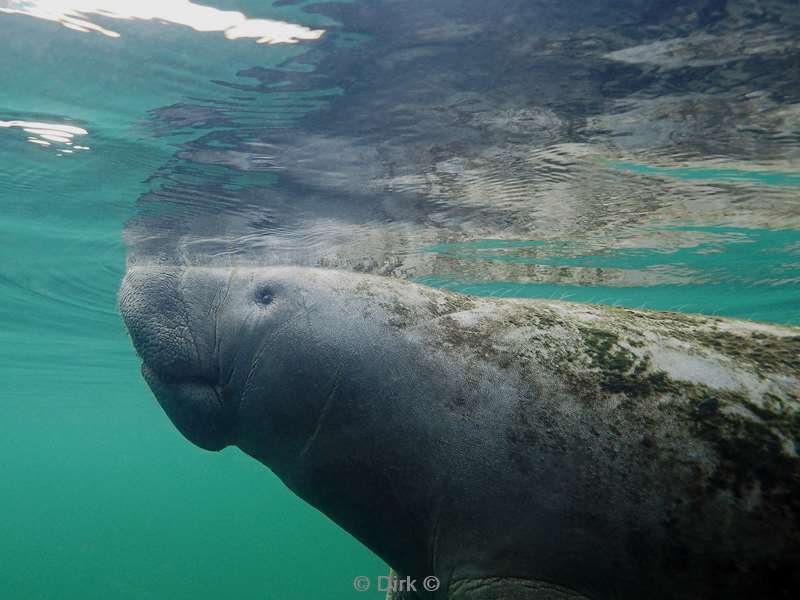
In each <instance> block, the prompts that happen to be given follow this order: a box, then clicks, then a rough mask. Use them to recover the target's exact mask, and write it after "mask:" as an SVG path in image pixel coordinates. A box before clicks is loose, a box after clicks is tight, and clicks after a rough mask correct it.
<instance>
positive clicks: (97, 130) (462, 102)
mask: <svg viewBox="0 0 800 600" xmlns="http://www.w3.org/2000/svg"><path fill="white" fill-rule="evenodd" d="M208 2H209V4H202V5H201V4H199V3H193V2H189V1H188V0H161V1H160V2H132V1H131V2H127V1H123V0H114V1H109V2H102V1H101V0H31V1H24V2H23V1H17V0H0V27H1V28H2V31H3V35H2V37H1V38H0V240H1V242H0V253H2V254H1V255H0V259H2V260H1V262H0V299H1V300H2V301H0V372H2V381H3V383H4V385H3V388H2V389H3V392H2V393H1V394H2V395H1V396H0V400H1V402H0V423H2V426H3V432H4V435H2V436H0V454H2V456H3V457H4V461H3V473H2V475H3V476H2V478H0V565H2V573H3V588H4V589H6V590H10V593H11V595H10V596H8V597H12V598H25V599H33V598H48V599H49V598H76V599H77V598H81V599H82V600H83V599H91V598H104V599H106V598H170V599H181V598H186V599H188V598H192V599H203V598H209V599H211V598H220V597H230V598H243V599H245V598H287V599H288V598H332V599H333V598H337V599H338V598H346V597H361V598H364V597H380V594H377V593H375V594H372V596H370V594H359V593H356V592H355V591H353V589H352V585H351V582H352V579H353V577H354V576H356V575H362V574H370V575H375V574H379V573H383V572H384V570H385V566H384V565H382V564H381V562H380V561H379V560H378V559H376V558H375V557H374V556H372V555H371V554H370V553H369V552H368V551H367V550H365V549H363V547H361V546H360V545H359V544H358V543H357V542H355V541H354V540H352V539H351V538H350V537H349V536H348V535H346V534H345V533H343V532H342V531H341V530H339V529H338V528H337V527H336V526H334V525H332V524H331V523H330V522H329V521H328V520H327V519H326V518H324V517H322V516H321V515H320V514H318V513H317V512H316V511H314V510H313V509H311V508H309V507H307V506H306V505H304V504H302V503H301V501H300V500H298V499H296V498H295V497H294V496H292V495H291V493H290V492H288V491H287V490H286V489H285V488H284V487H283V486H282V485H281V484H280V483H279V482H278V481H277V480H276V479H275V478H274V477H273V476H272V475H271V474H270V473H269V472H268V471H267V470H266V469H263V467H261V466H260V465H258V464H257V463H255V462H254V461H251V460H249V459H246V458H244V457H243V456H242V455H241V454H240V453H238V452H235V451H233V450H230V449H229V450H226V451H224V452H222V453H220V454H217V455H212V454H208V453H205V452H202V451H200V450H198V449H196V448H194V447H192V446H190V445H189V444H188V443H187V442H185V441H184V440H183V439H182V438H181V437H180V436H179V435H178V434H177V432H176V431H175V430H174V428H173V426H172V425H171V424H170V422H169V421H168V420H167V419H166V418H164V417H163V415H162V414H161V411H160V409H159V408H158V407H157V405H156V404H155V402H154V401H153V400H152V397H151V396H150V394H149V392H148V391H147V389H146V387H145V385H144V383H143V382H142V380H141V377H140V375H139V372H138V369H139V366H138V360H137V359H136V357H135V356H134V353H133V350H132V348H131V346H130V343H129V341H128V339H127V336H126V334H125V331H124V327H123V325H122V323H121V320H120V318H119V315H118V313H117V310H116V290H117V287H118V284H119V281H120V278H121V276H122V273H123V271H124V269H125V264H126V260H127V261H128V262H129V263H130V264H146V263H149V262H172V263H180V264H204V265H205V264H214V265H234V264H304V265H323V266H330V267H336V268H342V269H353V270H359V271H365V272H372V273H379V274H384V275H389V276H393V277H400V278H405V279H412V280H416V281H421V282H424V283H427V284H430V285H436V286H442V287H448V288H452V289H456V290H461V291H467V292H469V293H476V294H489V295H504V296H523V297H548V298H550V297H557V298H565V299H570V300H577V301H585V302H599V303H606V304H615V305H625V306H635V307H648V308H655V309H667V310H680V311H691V312H703V313H711V314H718V315H725V316H734V317H740V318H749V319H756V320H763V321H772V322H780V323H794V324H800V168H798V165H800V47H798V46H799V43H798V40H800V9H798V6H797V3H796V1H788V0H787V1H779V0H774V1H759V0H729V1H716V0H714V1H697V2H691V1H690V2H683V1H679V2H675V1H674V0H673V1H670V2H667V1H659V0H617V1H614V2H611V1H610V0H609V1H599V2H589V3H587V2H573V1H572V0H566V1H565V0H560V1H556V0H529V1H510V2H503V3H499V2H498V3H495V2H486V1H485V0H484V1H482V2H478V1H477V0H474V1H473V0H460V1H456V0H355V1H352V2H328V3H315V2H310V1H304V2H303V1H292V0H287V1H282V2H275V1H259V2H255V1H250V0H248V1H235V0H208ZM4 597H5V596H4Z"/></svg>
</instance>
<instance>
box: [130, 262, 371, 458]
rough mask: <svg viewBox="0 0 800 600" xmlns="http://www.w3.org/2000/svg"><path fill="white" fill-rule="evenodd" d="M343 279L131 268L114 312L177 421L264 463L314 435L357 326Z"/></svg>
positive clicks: (292, 271)
mask: <svg viewBox="0 0 800 600" xmlns="http://www.w3.org/2000/svg"><path fill="white" fill-rule="evenodd" d="M347 285H348V278H347V276H345V275H342V274H335V273H333V272H330V271H324V270H317V269H296V268H201V267H188V268H173V267H163V266H152V267H149V266H147V267H132V268H130V269H129V270H128V273H127V274H126V276H125V279H124V281H123V284H122V288H121V291H120V309H121V312H122V315H123V317H124V320H125V324H126V325H127V327H128V331H129V332H130V335H131V338H132V340H133V344H134V346H135V348H136V350H137V352H138V354H139V356H140V357H141V359H142V372H143V374H144V377H145V379H146V381H147V383H148V385H149V386H150V388H151V389H152V391H153V393H154V394H155V396H156V398H157V399H158V402H159V403H160V404H161V406H162V407H163V409H164V411H165V412H166V413H167V415H168V416H169V418H170V419H171V420H172V422H173V423H174V424H175V426H176V427H177V428H178V429H179V430H180V431H181V433H183V435H184V436H185V437H186V438H188V439H189V440H190V441H191V442H193V443H194V444H196V445H198V446H200V447H201V448H205V449H207V450H219V449H221V448H224V447H225V446H228V445H238V446H240V447H242V449H244V450H245V451H247V452H249V453H251V454H253V455H255V456H256V457H257V458H259V459H260V460H262V462H267V463H270V464H271V463H272V462H274V461H272V460H270V459H272V458H279V455H280V454H281V453H287V454H289V455H291V454H292V453H297V452H298V450H299V449H302V447H303V445H304V444H305V443H306V442H307V439H308V437H309V436H310V435H312V434H313V432H314V430H315V428H316V425H317V423H318V419H319V416H320V411H321V410H322V405H323V403H324V401H325V399H326V397H328V396H329V395H330V393H331V386H333V385H335V378H336V374H337V373H339V372H340V371H341V369H342V368H343V366H344V365H346V364H347V363H348V360H349V359H350V358H352V356H353V355H354V353H358V346H359V343H358V342H357V341H356V339H355V338H356V337H357V336H358V330H359V328H362V329H363V327H364V326H365V325H364V323H363V322H362V323H361V324H360V325H359V322H358V319H356V318H354V317H355V315H354V314H353V311H354V310H356V309H357V305H356V303H355V302H353V301H350V302H347V301H345V299H344V296H343V294H341V293H340V292H341V290H342V289H344V288H346V286H347Z"/></svg>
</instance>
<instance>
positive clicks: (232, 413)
mask: <svg viewBox="0 0 800 600" xmlns="http://www.w3.org/2000/svg"><path fill="white" fill-rule="evenodd" d="M142 375H143V376H144V378H145V381H146V382H147V385H149V386H150V389H151V390H152V391H153V394H154V395H155V397H156V399H157V400H158V403H159V404H160V405H161V408H163V409H164V412H165V413H167V416H168V417H169V418H170V420H171V421H172V422H173V424H174V425H175V427H177V429H178V430H179V431H180V432H181V433H182V434H183V435H184V437H186V439H188V440H189V441H190V442H192V443H193V444H195V445H197V446H199V447H200V448H203V449H205V450H212V451H216V450H221V449H222V448H225V447H226V446H229V445H231V444H232V443H233V442H234V429H235V423H236V410H235V408H234V407H233V406H231V405H230V404H229V403H226V402H225V400H224V390H223V388H221V387H220V386H219V385H216V383H215V382H212V381H209V380H205V379H202V378H195V379H172V378H170V377H166V376H163V375H160V374H159V373H158V372H157V371H155V370H153V369H152V368H150V367H149V366H148V365H147V363H142Z"/></svg>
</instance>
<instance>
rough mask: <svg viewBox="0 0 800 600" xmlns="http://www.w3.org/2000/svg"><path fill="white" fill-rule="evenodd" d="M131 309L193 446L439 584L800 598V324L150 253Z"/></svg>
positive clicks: (126, 308)
mask: <svg viewBox="0 0 800 600" xmlns="http://www.w3.org/2000/svg"><path fill="white" fill-rule="evenodd" d="M120 306H121V310H122V314H123V316H124V318H125V321H126V324H127V326H128V329H129V331H130V334H131V337H132V338H133V342H134V345H135V346H136V349H137V351H138V353H139V354H140V356H141V358H142V359H143V373H144V376H145V378H146V379H147V382H148V384H149V385H150V387H151V388H152V390H153V392H154V394H155V396H156V397H157V399H158V400H159V402H160V404H161V406H162V407H163V408H164V410H165V412H166V413H167V415H169V417H170V418H171V419H172V421H173V422H174V423H175V425H176V426H177V428H178V429H179V430H180V431H181V432H182V433H183V434H184V435H185V436H186V437H187V438H188V439H189V440H190V441H192V442H193V443H195V444H197V445H198V446H201V447H203V448H206V449H209V450H218V449H221V448H223V447H225V446H227V445H236V446H238V447H240V448H241V449H242V450H243V451H245V452H246V453H248V454H250V455H251V456H253V457H255V458H256V459H258V460H259V461H261V462H262V463H264V464H265V465H267V466H268V467H269V468H270V469H272V470H273V471H274V472H275V473H276V474H277V475H278V476H279V477H280V478H281V479H282V480H283V481H284V482H285V483H286V485H288V486H289V487H290V488H291V489H292V490H293V491H295V492H296V493H297V494H298V495H299V496H300V497H302V498H303V499H305V500H306V501H308V502H309V503H311V504H312V505H313V506H315V507H317V508H318V509H319V510H321V511H322V512H324V513H325V514H326V515H328V516H329V517H330V518H332V519H333V520H334V521H336V522H337V523H339V524H340V525H341V526H342V527H344V528H345V529H346V530H347V531H349V532H350V533H351V534H353V535H354V536H356V537H357V538H358V539H360V540H361V541H362V542H363V543H364V544H366V545H367V546H368V547H369V548H371V549H372V550H373V551H374V552H375V553H376V554H377V555H378V556H380V557H381V558H383V559H384V560H385V561H386V562H387V563H389V564H390V565H391V566H392V567H393V568H394V569H396V570H397V572H398V573H399V574H400V575H402V576H410V577H412V578H414V579H417V580H418V581H422V580H423V579H424V577H426V576H429V575H434V576H436V577H438V578H439V579H440V581H441V587H440V589H439V590H438V591H437V592H435V593H430V594H426V593H424V592H423V591H422V590H421V589H420V592H419V596H420V597H435V598H449V599H450V600H455V599H459V600H466V599H470V600H478V599H488V598H493V599H499V598H512V599H515V598H526V599H527V598H558V599H566V598H579V597H587V598H603V599H605V598H609V599H610V598H616V599H627V598H630V599H634V598H635V599H637V600H639V599H641V598H650V599H652V598H685V599H689V598H692V599H694V598H698V599H699V598H725V599H726V600H731V599H736V598H748V599H750V598H782V597H787V598H788V597H797V595H798V593H800V524H799V523H798V518H800V459H799V458H798V452H799V451H800V330H798V329H794V328H789V327H777V326H768V325H761V324H756V323H751V322H744V321H733V320H728V319H720V318H713V317H702V316H691V315H685V314H675V313H657V312H648V311H637V310H627V309H616V308H608V307H599V306H590V305H583V304H575V303H568V302H556V301H519V300H498V299H479V298H472V297H466V296H461V295H457V294H453V293H448V292H444V291H439V290H433V289H429V288H426V287H423V286H418V285H414V284H410V283H405V282H401V281H396V280H390V279H386V278H380V277H373V276H368V275H359V274H350V273H342V272H336V271H329V270H323V269H303V268H288V267H287V268H221V269H212V268H200V267H191V268H189V267H187V268H170V267H161V266H153V267H144V266H137V267H133V268H131V269H129V271H128V273H127V275H126V278H125V281H124V283H123V287H122V290H121V292H120ZM418 588H419V586H418ZM413 597H416V596H413Z"/></svg>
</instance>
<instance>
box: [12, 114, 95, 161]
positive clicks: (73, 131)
mask: <svg viewBox="0 0 800 600" xmlns="http://www.w3.org/2000/svg"><path fill="white" fill-rule="evenodd" d="M0 127H3V128H6V129H8V128H12V127H15V128H19V129H22V131H24V132H25V133H27V134H29V135H28V141H29V142H30V143H31V144H36V145H38V146H52V145H53V144H56V147H57V148H58V150H59V152H61V153H65V154H72V153H73V152H74V151H75V150H89V149H90V147H89V146H79V145H77V144H73V143H72V141H73V139H74V138H75V136H77V135H88V133H89V132H88V131H86V130H85V129H83V128H82V127H75V126H74V125H59V124H58V123H39V122H36V121H0Z"/></svg>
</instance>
